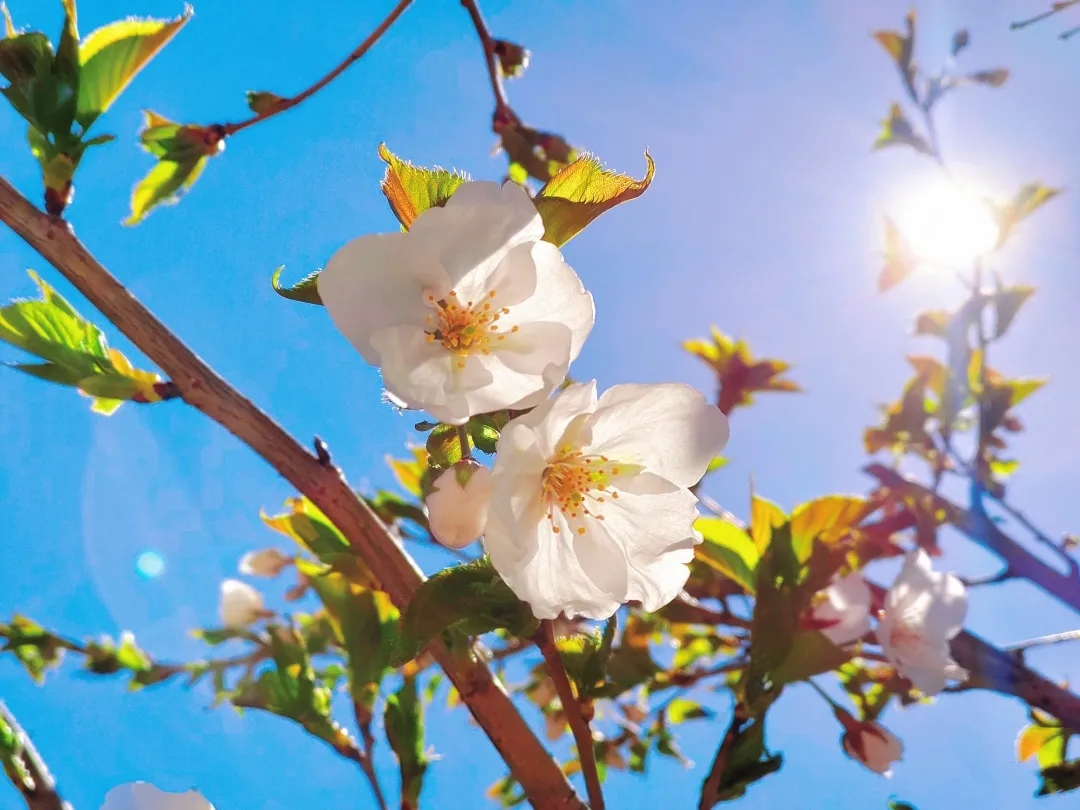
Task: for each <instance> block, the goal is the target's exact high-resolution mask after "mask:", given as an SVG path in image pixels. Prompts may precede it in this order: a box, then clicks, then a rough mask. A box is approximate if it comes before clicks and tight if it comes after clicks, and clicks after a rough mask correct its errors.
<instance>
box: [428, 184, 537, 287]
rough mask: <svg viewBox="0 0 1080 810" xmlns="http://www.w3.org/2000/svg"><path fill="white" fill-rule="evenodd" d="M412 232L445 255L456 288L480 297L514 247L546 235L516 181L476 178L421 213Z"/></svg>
mask: <svg viewBox="0 0 1080 810" xmlns="http://www.w3.org/2000/svg"><path fill="white" fill-rule="evenodd" d="M408 236H409V238H410V239H411V240H413V241H414V242H416V243H417V244H419V245H421V246H423V247H425V248H427V250H428V251H430V252H432V253H434V254H435V255H436V256H437V257H438V258H439V261H441V262H442V265H443V267H445V268H446V272H447V273H448V274H449V277H450V284H451V286H452V287H453V288H454V289H455V290H458V292H459V293H460V294H462V295H466V294H469V295H475V294H477V293H478V291H480V290H482V289H483V288H484V286H485V282H486V280H487V277H488V276H490V275H491V274H492V272H493V271H494V270H495V268H496V267H498V265H499V263H500V262H501V261H502V260H503V258H504V257H505V256H506V254H507V253H508V252H509V251H510V250H511V249H512V248H514V247H515V246H517V245H520V244H523V243H525V242H538V241H540V240H541V239H543V237H544V223H543V221H542V220H541V219H540V215H539V214H538V213H537V212H536V206H535V205H533V202H532V200H531V199H530V198H529V195H528V193H527V192H526V191H525V189H523V188H521V187H520V186H518V185H517V184H516V183H507V184H505V185H502V186H500V185H499V184H498V183H490V182H471V183H465V184H463V185H461V186H459V187H458V189H457V190H456V191H455V192H454V193H453V195H451V197H450V199H449V200H447V202H446V205H444V206H442V207H435V208H429V209H428V210H427V211H424V212H423V213H422V214H420V216H419V217H417V218H416V221H415V222H413V224H412V227H411V228H410V229H409V233H408Z"/></svg>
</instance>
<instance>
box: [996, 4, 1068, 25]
mask: <svg viewBox="0 0 1080 810" xmlns="http://www.w3.org/2000/svg"><path fill="white" fill-rule="evenodd" d="M1077 3H1080V0H1061V2H1057V3H1054V4H1053V5H1052V6H1051V7H1050V9H1049V10H1048V11H1044V12H1043V13H1042V14H1036V15H1035V16H1034V17H1031V18H1029V19H1026V20H1017V21H1016V22H1014V23H1012V24H1010V25H1009V28H1010V29H1011V30H1013V31H1017V30H1019V29H1021V28H1027V27H1028V26H1029V25H1033V24H1035V23H1037V22H1042V21H1043V20H1045V19H1047V18H1049V17H1053V16H1054V15H1055V14H1060V13H1061V12H1062V11H1064V10H1065V9H1067V8H1071V7H1072V6H1075V5H1076V4H1077Z"/></svg>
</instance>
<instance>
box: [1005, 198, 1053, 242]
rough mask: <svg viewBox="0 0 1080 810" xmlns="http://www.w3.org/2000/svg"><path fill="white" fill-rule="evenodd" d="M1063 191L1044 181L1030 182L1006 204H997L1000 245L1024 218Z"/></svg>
mask: <svg viewBox="0 0 1080 810" xmlns="http://www.w3.org/2000/svg"><path fill="white" fill-rule="evenodd" d="M1060 193H1061V189H1059V188H1050V187H1049V186H1044V185H1043V184H1042V183H1028V184H1027V185H1025V186H1023V187H1021V189H1020V190H1019V191H1018V192H1016V196H1015V197H1013V198H1012V199H1011V200H1010V201H1009V202H1007V203H1005V204H1004V205H999V206H996V208H997V211H996V213H997V220H998V228H999V229H1000V234H999V236H998V247H1001V246H1002V245H1004V244H1005V240H1007V239H1008V238H1009V236H1010V235H1011V234H1012V232H1013V230H1014V229H1015V228H1016V226H1017V225H1018V224H1019V223H1020V221H1021V220H1022V219H1025V218H1026V217H1028V216H1030V215H1031V214H1033V213H1034V212H1035V211H1036V210H1037V209H1038V208H1040V207H1042V205H1043V204H1045V203H1047V202H1049V201H1050V200H1052V199H1054V197H1056V196H1057V195H1058V194H1060Z"/></svg>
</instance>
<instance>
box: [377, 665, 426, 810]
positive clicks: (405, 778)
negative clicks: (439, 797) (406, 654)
mask: <svg viewBox="0 0 1080 810" xmlns="http://www.w3.org/2000/svg"><path fill="white" fill-rule="evenodd" d="M383 722H384V726H385V728H386V737H387V739H388V740H389V742H390V747H391V748H392V749H393V750H394V753H395V754H396V755H397V759H398V769H399V771H400V772H401V810H418V808H419V807H420V791H421V789H422V788H423V785H424V774H425V772H426V771H427V767H428V759H427V755H426V753H425V747H424V704H423V702H422V701H421V700H420V699H419V698H418V696H417V691H416V679H415V678H409V677H407V678H405V679H404V680H403V681H402V684H401V688H400V689H398V691H397V692H395V693H394V694H392V695H390V696H389V697H388V698H387V699H386V711H385V713H384V716H383Z"/></svg>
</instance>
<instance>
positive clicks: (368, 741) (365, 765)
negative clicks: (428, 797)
mask: <svg viewBox="0 0 1080 810" xmlns="http://www.w3.org/2000/svg"><path fill="white" fill-rule="evenodd" d="M353 714H354V715H355V716H356V726H357V728H358V729H359V730H360V736H361V738H362V739H363V740H364V750H363V751H359V750H358V753H359V754H360V756H358V757H357V760H356V763H357V765H359V766H360V770H361V771H363V772H364V776H365V777H367V780H368V784H370V785H371V792H372V793H373V794H374V796H375V803H376V804H378V805H379V810H387V807H388V805H387V804H386V797H385V796H383V792H382V786H381V785H379V777H378V775H377V774H376V773H375V757H374V753H375V737H374V735H373V734H372V733H371V719H372V718H371V711H370V710H369V709H367V708H366V707H364V706H362V705H361V704H360V702H359V701H353Z"/></svg>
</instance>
